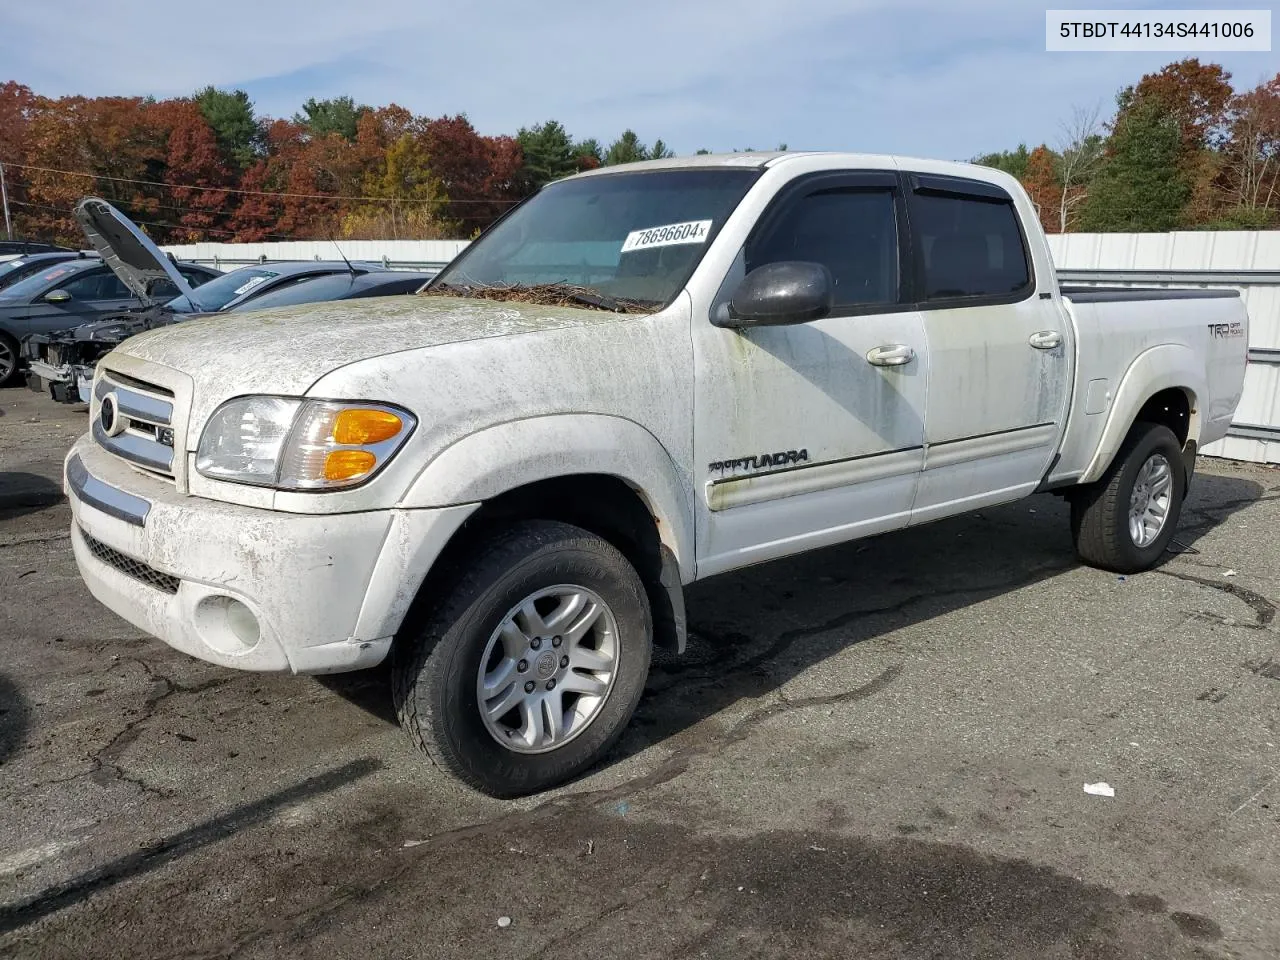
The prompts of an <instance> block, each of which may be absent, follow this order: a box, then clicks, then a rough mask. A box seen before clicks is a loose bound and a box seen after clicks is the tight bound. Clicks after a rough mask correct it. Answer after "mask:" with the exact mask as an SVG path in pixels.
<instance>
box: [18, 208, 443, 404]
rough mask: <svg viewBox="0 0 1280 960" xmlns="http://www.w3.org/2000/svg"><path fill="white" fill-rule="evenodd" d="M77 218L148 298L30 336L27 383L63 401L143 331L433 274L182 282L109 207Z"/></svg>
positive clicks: (328, 265) (373, 271) (173, 266)
mask: <svg viewBox="0 0 1280 960" xmlns="http://www.w3.org/2000/svg"><path fill="white" fill-rule="evenodd" d="M76 218H77V220H78V221H79V222H80V225H81V228H82V229H83V230H84V232H85V236H86V237H88V239H89V241H90V243H91V244H92V246H93V248H94V250H95V251H96V252H97V254H98V255H99V256H100V257H101V258H102V261H103V262H104V263H105V264H106V266H107V267H108V268H109V269H110V270H112V271H113V272H114V273H115V274H116V276H117V277H118V280H119V282H120V283H121V284H123V285H125V286H127V287H128V289H130V290H134V291H144V292H145V293H144V295H145V298H146V300H145V303H144V304H143V305H141V306H138V307H132V308H130V309H126V310H119V311H115V312H113V313H111V312H109V313H108V314H107V315H105V316H102V317H98V318H95V319H94V320H92V321H90V322H88V323H83V324H79V325H76V326H69V327H66V328H63V329H58V330H52V331H48V332H36V333H32V334H31V335H29V336H27V338H26V339H25V341H24V343H23V347H22V354H23V359H24V360H25V362H26V365H27V368H28V373H27V384H28V386H30V387H31V389H33V390H35V391H37V392H40V393H48V394H50V395H51V396H52V397H53V398H54V399H55V400H59V401H62V402H65V403H81V402H83V403H87V402H88V399H89V394H88V389H89V384H90V382H91V381H92V378H93V370H94V365H95V364H96V363H97V360H98V358H99V357H101V356H102V355H104V354H106V353H108V352H109V351H111V350H112V349H114V348H115V347H116V346H117V345H119V344H120V343H121V342H123V341H124V340H126V339H128V338H129V337H131V336H133V335H135V334H137V333H141V332H142V331H144V330H151V329H154V328H155V327H161V326H167V325H168V324H171V323H176V322H178V321H181V320H187V319H190V318H192V317H196V316H204V315H208V314H221V313H232V312H239V311H243V310H257V309H263V308H265V307H267V306H269V305H282V304H292V303H309V302H314V301H317V300H343V299H352V298H360V297H369V296H387V295H392V294H398V293H412V292H414V291H415V290H417V289H419V288H420V287H422V286H423V285H424V284H425V283H427V281H429V280H430V279H431V278H432V277H433V276H434V273H418V272H411V271H404V270H394V271H393V270H390V269H387V268H386V267H384V266H382V265H381V264H379V263H371V262H364V261H356V262H351V261H347V260H298V261H285V262H265V263H258V264H251V265H249V266H244V267H240V268H239V269H236V270H231V271H229V272H227V273H220V272H218V271H213V270H210V271H208V272H209V273H210V274H211V275H212V279H208V280H207V281H205V282H201V283H199V284H193V283H186V284H180V283H179V281H180V280H185V279H187V278H186V277H185V276H184V274H185V272H186V270H185V267H186V265H184V264H179V263H175V261H173V259H172V258H171V257H169V256H166V255H165V254H164V253H162V252H161V251H160V249H159V248H158V247H156V246H155V245H154V244H153V243H152V242H151V240H150V239H149V238H148V237H147V236H146V234H144V233H142V231H141V230H139V229H138V228H137V226H135V225H134V224H133V223H132V222H130V221H129V219H128V218H127V217H125V216H124V215H123V214H122V213H121V212H120V211H119V210H117V209H115V208H114V207H112V206H111V205H110V204H108V203H106V202H105V201H103V200H99V199H97V198H93V197H90V198H86V199H85V200H83V201H81V203H80V204H79V205H78V206H77V207H76ZM339 252H341V251H340V250H339ZM199 269H200V270H201V271H205V270H207V268H204V267H200V268H199Z"/></svg>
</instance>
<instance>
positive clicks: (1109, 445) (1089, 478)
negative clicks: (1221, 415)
mask: <svg viewBox="0 0 1280 960" xmlns="http://www.w3.org/2000/svg"><path fill="white" fill-rule="evenodd" d="M1204 394H1205V381H1204V373H1203V371H1202V370H1199V369H1197V364H1196V358H1195V355H1194V354H1193V353H1192V351H1191V350H1190V349H1189V348H1187V347H1185V346H1181V345H1177V344H1165V345H1162V346H1158V347H1152V348H1151V349H1150V350H1147V351H1145V352H1143V353H1141V354H1139V355H1138V357H1137V358H1136V359H1135V360H1134V361H1133V363H1132V364H1130V365H1129V369H1128V370H1126V371H1125V374H1124V376H1123V377H1122V378H1121V380H1120V386H1119V387H1118V388H1117V389H1116V395H1115V399H1114V400H1113V401H1112V404H1111V412H1110V413H1109V414H1108V416H1107V423H1106V426H1105V427H1104V428H1103V431H1102V438H1101V439H1100V440H1099V442H1098V447H1097V450H1096V451H1095V452H1094V455H1093V459H1092V460H1091V461H1090V462H1089V466H1088V467H1087V468H1086V469H1085V472H1084V474H1083V475H1082V476H1081V477H1080V482H1081V483H1092V482H1094V481H1096V480H1098V479H1100V478H1101V477H1102V475H1103V474H1104V473H1106V471H1107V469H1108V468H1109V467H1110V466H1111V464H1112V462H1113V461H1114V460H1115V457H1116V453H1117V452H1118V451H1119V450H1120V446H1121V444H1123V443H1124V439H1125V437H1127V436H1128V435H1129V432H1130V431H1131V430H1132V429H1133V426H1134V424H1136V423H1138V422H1140V421H1150V422H1153V423H1162V424H1164V425H1165V426H1168V427H1169V428H1170V429H1171V430H1173V432H1174V434H1175V435H1176V436H1177V437H1178V442H1179V443H1180V444H1181V446H1182V447H1183V450H1184V459H1185V460H1186V461H1187V462H1188V464H1189V463H1190V462H1191V460H1192V459H1193V458H1194V456H1195V450H1196V447H1197V446H1198V444H1199V440H1200V428H1201V423H1202V417H1201V413H1200V407H1199V401H1200V398H1201V397H1202V396H1204Z"/></svg>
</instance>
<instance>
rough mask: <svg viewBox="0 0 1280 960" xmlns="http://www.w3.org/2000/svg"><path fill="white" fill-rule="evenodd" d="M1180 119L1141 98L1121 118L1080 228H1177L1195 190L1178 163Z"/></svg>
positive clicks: (1081, 214) (1133, 231)
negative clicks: (1192, 190) (1192, 189)
mask: <svg viewBox="0 0 1280 960" xmlns="http://www.w3.org/2000/svg"><path fill="white" fill-rule="evenodd" d="M1181 146H1182V138H1181V133H1180V131H1179V128H1178V121H1177V119H1176V118H1175V117H1173V116H1172V115H1171V114H1170V113H1169V112H1168V111H1167V110H1166V109H1165V108H1164V107H1162V106H1161V105H1160V104H1158V103H1156V102H1154V101H1138V102H1136V103H1134V104H1133V105H1132V106H1130V107H1129V108H1128V109H1127V110H1124V111H1122V112H1121V113H1120V115H1119V116H1118V117H1117V119H1116V126H1115V128H1114V129H1113V130H1112V132H1111V136H1110V137H1109V138H1108V140H1107V158H1106V160H1105V161H1104V163H1103V165H1102V168H1101V169H1100V170H1099V171H1098V175H1097V177H1096V178H1095V179H1094V181H1093V184H1092V185H1091V186H1090V188H1089V197H1088V199H1087V200H1086V201H1085V203H1084V208H1083V209H1082V210H1081V213H1080V229H1081V230H1086V231H1094V232H1132V233H1145V232H1154V233H1159V232H1163V231H1166V230H1174V229H1176V228H1177V227H1178V226H1179V224H1180V222H1181V219H1182V210H1183V207H1184V206H1185V205H1186V203H1187V200H1188V199H1189V197H1190V195H1191V189H1190V187H1189V185H1188V184H1187V182H1186V179H1185V177H1184V176H1183V174H1182V172H1181V170H1180V169H1179V167H1178V157H1179V151H1180V149H1181Z"/></svg>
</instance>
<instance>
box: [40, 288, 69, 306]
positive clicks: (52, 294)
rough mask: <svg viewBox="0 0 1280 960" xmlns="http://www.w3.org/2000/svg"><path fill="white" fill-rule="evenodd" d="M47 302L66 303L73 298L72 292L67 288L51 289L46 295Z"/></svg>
mask: <svg viewBox="0 0 1280 960" xmlns="http://www.w3.org/2000/svg"><path fill="white" fill-rule="evenodd" d="M44 299H45V302H46V303H66V302H67V301H68V300H70V299H71V294H69V293H67V291H65V290H50V291H49V292H48V293H46V294H45V295H44Z"/></svg>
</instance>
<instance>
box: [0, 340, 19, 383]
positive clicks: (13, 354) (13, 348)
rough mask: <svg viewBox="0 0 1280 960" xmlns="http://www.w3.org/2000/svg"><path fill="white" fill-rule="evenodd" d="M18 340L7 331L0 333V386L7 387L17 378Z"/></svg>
mask: <svg viewBox="0 0 1280 960" xmlns="http://www.w3.org/2000/svg"><path fill="white" fill-rule="evenodd" d="M18 355H19V354H18V341H17V340H15V339H13V337H11V336H9V335H8V334H7V333H0V387H7V386H8V385H9V384H11V383H13V382H14V381H15V380H17V379H18Z"/></svg>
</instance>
